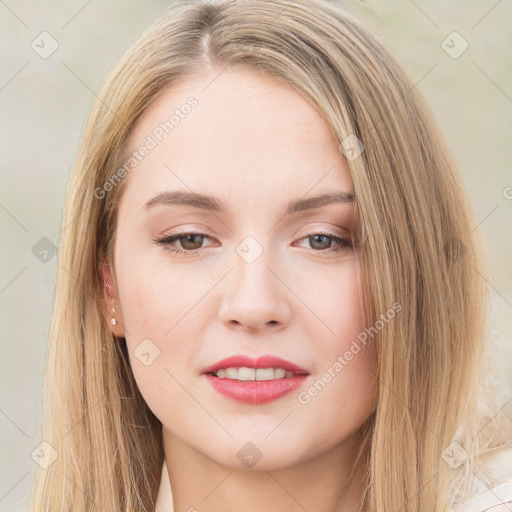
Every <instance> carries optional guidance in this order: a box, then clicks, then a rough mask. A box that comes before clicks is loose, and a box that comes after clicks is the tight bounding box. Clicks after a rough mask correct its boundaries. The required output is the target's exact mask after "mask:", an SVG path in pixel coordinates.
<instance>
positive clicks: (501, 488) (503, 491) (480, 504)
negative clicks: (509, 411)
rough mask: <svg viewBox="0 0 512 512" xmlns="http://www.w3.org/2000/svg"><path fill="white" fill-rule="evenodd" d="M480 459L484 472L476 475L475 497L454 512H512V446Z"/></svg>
mask: <svg viewBox="0 0 512 512" xmlns="http://www.w3.org/2000/svg"><path fill="white" fill-rule="evenodd" d="M480 459H481V463H482V469H483V472H482V473H481V474H478V473H477V474H475V475H474V485H473V495H472V496H471V498H470V499H469V500H467V501H465V502H463V503H462V504H461V505H459V506H458V507H457V508H455V510H454V511H453V512H512V446H504V447H501V448H498V449H494V450H490V451H489V452H487V453H485V454H483V455H482V456H481V457H480Z"/></svg>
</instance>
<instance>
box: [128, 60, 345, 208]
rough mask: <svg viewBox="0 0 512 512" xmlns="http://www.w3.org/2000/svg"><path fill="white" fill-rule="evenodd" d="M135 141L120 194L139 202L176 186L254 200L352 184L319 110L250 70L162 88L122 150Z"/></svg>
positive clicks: (280, 84)
mask: <svg viewBox="0 0 512 512" xmlns="http://www.w3.org/2000/svg"><path fill="white" fill-rule="evenodd" d="M143 146H148V147H149V146H151V149H150V150H149V151H144V153H145V156H144V157H143V158H142V159H140V160H138V161H137V162H136V165H135V166H134V167H133V170H132V171H130V173H129V174H128V176H127V177H126V178H125V179H126V180H127V183H126V185H127V187H126V190H125V195H128V196H131V197H132V199H134V200H135V201H136V202H137V203H140V204H141V206H142V205H143V204H144V203H145V202H146V201H147V200H148V199H149V198H150V195H154V193H155V192H162V191H164V190H177V189H180V190H184V189H188V190H190V191H193V192H203V193H212V194H215V195H217V196H219V197H222V198H224V199H225V200H226V201H228V202H230V203H236V202H237V199H236V198H237V197H240V201H244V202H246V201H247V199H250V198H252V199H253V200H254V201H255V203H257V202H258V200H259V201H260V206H261V200H262V199H265V200H266V201H270V200H272V199H275V200H276V201H280V199H282V197H283V196H286V197H287V198H288V196H289V197H292V196H293V197H294V198H296V197H300V196H304V195H306V194H307V193H308V191H310V190H311V192H312V194H315V193H319V192H322V191H325V190H340V191H341V190H343V191H347V192H348V191H351V190H353V187H352V180H351V178H350V173H349V171H348V166H347V164H346V160H345V157H344V156H343V155H342V154H341V153H340V151H339V150H338V145H337V141H336V139H335V137H334V136H333V134H332V133H331V130H330V128H329V125H328V124H327V123H326V121H325V120H324V119H323V118H322V117H321V115H320V114H319V113H318V112H317V111H316V110H315V109H314V108H313V106H312V105H311V104H310V102H309V101H308V100H306V99H305V98H304V97H303V96H302V95H301V94H299V93H298V92H296V91H295V90H294V89H293V88H292V87H291V86H289V85H287V84H285V83H283V82H280V81H277V80H276V79H274V78H272V77H269V76H266V75H262V74H260V73H256V72H255V71H252V70H236V71H234V70H230V71H224V72H220V74H218V73H217V74H211V75H205V76H203V77H194V78H189V79H186V80H183V81H181V82H180V83H179V84H176V85H173V86H172V87H169V88H167V89H166V90H164V91H162V93H160V95H159V97H158V98H157V99H156V100H155V101H154V102H153V103H152V104H151V105H150V106H149V107H148V108H147V110H146V111H145V112H144V113H143V114H142V116H141V117H140V118H139V120H138V121H137V124H136V126H135V128H134V130H133V132H132V134H131V136H130V138H129V140H128V151H127V157H129V156H130V155H131V154H133V152H140V149H141V148H142V147H143ZM248 193H250V197H249V196H248ZM137 198H138V199H137ZM280 202H281V201H280Z"/></svg>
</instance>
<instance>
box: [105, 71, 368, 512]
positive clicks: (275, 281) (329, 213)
mask: <svg viewBox="0 0 512 512" xmlns="http://www.w3.org/2000/svg"><path fill="white" fill-rule="evenodd" d="M217 74H218V72H214V71H213V70H212V71H211V73H209V74H206V72H205V76H203V77H194V78H190V79H188V80H186V81H184V82H182V83H180V85H179V86H174V87H172V88H170V89H167V90H166V91H164V92H163V94H162V95H161V96H160V97H159V98H158V99H157V100H156V101H155V102H154V103H152V104H151V105H150V107H149V108H148V109H147V110H146V111H145V112H144V113H143V115H142V116H141V117H140V118H139V120H138V121H137V124H136V126H135V129H134V131H133V132H132V134H131V136H130V139H129V148H130V151H134V150H136V149H137V148H139V147H140V146H141V145H142V144H143V143H144V141H145V140H146V137H147V136H148V134H150V133H151V132H152V130H153V129H154V128H155V127H156V126H158V125H159V123H161V122H162V121H164V120H166V119H168V118H169V115H170V113H171V112H172V111H173V110H174V109H175V108H177V107H179V106H180V105H182V104H184V103H185V102H186V100H187V98H189V97H190V96H191V95H193V96H195V97H196V98H197V100H198V106H197V107H196V108H195V109H194V110H192V112H191V113H190V114H189V115H188V116H186V117H185V118H184V119H182V120H181V121H180V123H179V125H177V126H176V127H175V128H174V130H173V131H172V132H171V133H170V134H169V135H167V136H166V137H165V138H164V139H163V140H162V142H160V143H159V144H158V146H157V147H156V148H155V149H153V150H152V151H151V152H150V153H149V154H148V155H147V156H146V157H145V158H144V159H143V160H142V161H141V162H140V163H138V164H137V166H136V167H135V168H134V169H133V171H131V172H130V173H129V174H128V175H127V177H126V178H124V179H125V180H127V182H126V183H125V185H126V189H125V191H124V193H123V196H122V199H121V203H120V209H119V218H118V226H117V229H118V231H117V237H116V240H115V249H114V267H113V268H109V267H108V266H103V267H102V269H103V271H104V277H105V279H106V282H107V291H108V293H109V295H110V297H111V303H109V304H108V310H107V311H106V316H107V318H108V319H109V320H110V318H111V316H112V315H111V310H110V308H111V307H114V308H115V317H116V319H117V322H118V323H117V325H116V326H112V325H111V324H110V322H109V325H110V328H111V330H112V332H114V333H115V334H116V335H117V336H122V337H125V338H126V343H127V346H128V349H129V353H130V363H131V366H132V369H133V373H134V376H135V379H136V381H137V383H138V386H139V388H140V391H141V393H142V395H143V397H144V399H145V400H146V402H147V404H148V406H149V407H150V409H151V410H152V411H153V412H154V414H155V415H156V416H157V417H158V418H159V419H160V420H161V422H162V425H163V434H164V451H165V460H166V463H167V468H168V471H169V477H170V483H171V486H172V492H173V500H174V506H175V510H179V511H182V510H183V511H185V510H189V509H190V510H193V509H191V507H195V508H197V509H198V510H201V511H212V512H213V511H220V510H222V511H223V512H229V511H235V510H236V511H239V510H245V511H247V512H251V511H261V510H266V511H268V512H272V511H274V510H276V511H277V510H279V511H281V512H282V511H290V512H291V511H296V510H303V509H306V510H315V511H319V512H334V511H338V510H339V511H341V510H344V511H347V510H349V511H352V510H356V509H357V504H358V499H359V498H360V495H361V491H362V487H361V486H362V474H363V473H362V471H363V468H362V467H361V466H358V467H356V468H355V472H354V476H353V478H352V479H351V480H350V479H349V477H350V475H351V471H352V469H353V461H354V459H355V456H356V453H357V450H358V448H359V446H360V444H361V425H362V424H363V423H364V421H365V420H366V419H367V418H368V417H369V415H370V414H371V412H372V411H373V409H374V407H375V400H376V388H377V383H376V377H375V373H376V356H375V349H374V347H373V345H372V344H371V342H370V343H369V344H368V345H367V346H366V347H364V349H363V350H362V351H361V352H359V353H358V354H357V355H355V356H354V358H353V359H352V361H350V362H349V364H347V365H346V366H345V367H344V368H343V370H342V371H341V372H339V373H337V374H336V376H335V378H333V379H332V380H331V381H330V382H329V383H328V384H327V385H326V386H325V387H324V388H323V389H322V391H321V392H319V393H318V394H317V396H315V397H313V398H311V401H310V402H309V403H308V404H305V405H304V404H301V403H300V402H299V401H298V399H297V395H298V393H299V392H301V391H304V390H307V389H308V388H309V387H310V386H311V385H312V384H313V383H314V382H316V381H317V380H318V379H319V378H320V377H321V375H322V374H323V373H324V372H325V371H326V370H327V369H328V368H329V367H332V365H333V364H334V362H335V361H336V359H337V357H338V356H339V355H342V354H344V353H345V352H346V350H348V348H349V347H350V345H351V343H352V341H353V340H354V339H355V338H356V337H357V335H358V334H359V333H360V332H361V331H362V330H364V325H363V320H362V312H361V306H360V304H361V298H362V296H361V291H362V290H361V285H360V282H361V275H360V269H359V264H358V249H357V247H356V248H352V247H348V248H344V249H343V250H341V251H339V252H334V250H335V249H336V248H338V247H339V245H337V242H336V238H329V237H327V238H326V239H322V238H321V237H320V239H318V238H312V236H313V235H314V234H315V233H318V232H320V233H321V232H325V231H327V232H328V233H330V234H331V235H332V236H333V237H340V238H343V239H347V240H349V241H350V235H351V233H353V231H354V226H355V205H354V204H353V203H339V204H330V205H325V206H322V207H321V208H318V209H315V210H310V211H304V212H300V213H295V214H291V215H288V216H283V214H284V210H285V208H286V206H287V204H288V202H289V201H291V200H294V199H298V198H306V197H311V196H313V195H317V194H320V193H325V192H333V191H344V192H353V183H352V180H351V177H350V173H349V169H348V165H347V161H346V159H345V157H344V156H343V154H342V153H341V152H340V151H339V150H338V144H337V142H336V140H335V138H334V137H333V135H332V134H331V132H330V129H329V126H328V125H327V123H326V122H325V121H324V120H323V119H322V117H321V116H320V115H319V114H318V113H317V112H316V111H315V110H314V108H313V107H312V106H311V104H310V103H309V102H308V101H306V100H305V99H304V98H303V97H302V96H301V95H299V94H298V93H297V92H295V90H294V89H292V88H291V87H290V86H288V85H285V84H283V83H281V82H277V81H275V80H274V79H273V78H270V77H268V76H264V75H261V74H258V73H256V72H255V71H253V70H246V69H241V68H238V69H236V70H227V71H224V72H222V73H221V74H220V75H219V76H218V77H217V78H216V79H215V80H214V81H213V82H211V81H212V79H213V78H214V77H215V76H217ZM208 84H210V85H209V86H208V87H207V88H206V89H205V87H206V86H207V85H208ZM164 190H169V191H173V190H187V191H190V190H191V191H194V192H202V193H208V194H212V195H215V196H217V197H218V198H220V199H222V200H224V201H226V202H227V203H228V204H229V206H230V210H229V211H226V212H212V211H206V210H201V209H198V208H194V207H191V206H184V205H163V204H157V205H153V206H152V207H151V208H147V209H145V208H144V205H145V203H146V202H147V201H149V200H150V199H151V198H153V197H154V196H155V195H156V194H157V193H159V192H162V191H164ZM180 228H181V229H182V230H183V231H184V232H197V233H204V234H206V235H207V237H204V238H203V239H202V240H201V239H200V238H199V239H197V238H196V239H195V240H194V239H193V240H192V241H190V240H187V238H186V237H182V238H181V239H178V240H177V241H175V242H174V243H173V244H172V246H173V247H179V248H181V249H184V248H185V249H189V250H190V251H191V253H193V254H192V256H183V255H179V254H175V253H173V252H170V251H169V250H166V249H165V247H164V246H162V245H159V244H157V243H154V242H153V239H154V238H157V237H158V238H161V237H164V236H166V235H172V234H176V232H177V230H178V229H180ZM248 236H252V237H253V238H254V239H255V240H256V241H257V244H259V246H260V247H261V249H262V250H263V252H262V253H261V254H260V255H259V257H257V258H256V260H255V261H253V262H251V263H248V262H247V261H245V260H244V259H243V258H241V257H240V256H239V254H238V253H237V251H236V249H237V246H238V245H239V244H241V243H242V242H243V241H244V239H245V238H246V237H248ZM194 251H195V252H194ZM329 251H330V252H329ZM145 339H150V340H151V343H152V344H154V345H149V346H150V347H154V346H156V347H158V349H159V350H160V353H159V356H158V357H157V358H156V359H155V360H154V361H153V362H152V363H151V364H150V365H149V366H146V365H145V364H143V363H142V362H141V361H140V360H139V359H138V358H137V357H136V356H135V354H134V350H136V348H137V346H138V345H139V344H140V343H141V341H142V340H145ZM151 350H152V351H154V349H153V348H152V349H151ZM236 354H245V355H248V356H250V357H258V356H260V355H264V354H273V355H276V356H278V357H282V358H284V359H287V360H289V361H292V362H293V363H295V364H297V365H299V366H300V367H302V368H305V369H307V370H308V371H309V372H310V375H309V376H308V378H307V380H306V382H305V383H304V385H303V386H302V387H301V388H300V389H299V390H298V391H294V392H291V393H288V394H287V395H285V396H283V397H281V398H279V399H277V400H274V401H272V402H269V403H266V404H258V405H251V404H244V403H240V402H237V401H235V400H233V399H230V398H227V397H225V396H223V395H221V394H219V393H218V392H217V391H215V390H214V389H213V388H212V387H211V385H210V384H209V383H208V382H207V381H206V379H205V377H204V376H202V375H201V372H202V370H203V368H205V367H206V366H208V365H210V364H212V363H215V362H217V361H219V360H221V359H224V358H226V357H229V356H232V355H236ZM248 442H250V443H252V444H253V445H255V446H256V447H257V449H258V451H259V452H260V453H261V459H260V460H259V461H258V462H257V463H256V464H255V465H254V466H253V467H250V468H249V467H246V466H244V464H242V463H241V461H240V460H239V458H238V457H237V453H238V452H239V450H240V449H241V448H242V447H244V446H245V445H246V443H248Z"/></svg>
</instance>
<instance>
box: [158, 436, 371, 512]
mask: <svg viewBox="0 0 512 512" xmlns="http://www.w3.org/2000/svg"><path fill="white" fill-rule="evenodd" d="M163 433H164V452H165V459H166V464H167V471H168V473H169V480H170V484H171V489H172V495H173V502H174V509H175V510H176V511H195V510H201V511H202V512H221V511H222V512H234V511H237V512H238V511H240V510H244V511H246V512H257V511H261V510H265V511H266V512H274V511H276V512H277V511H279V512H296V511H300V510H315V512H356V511H357V512H360V511H363V510H364V507H363V506H362V505H361V498H362V495H363V489H364V474H365V467H364V461H363V460H362V458H361V460H360V461H359V463H358V464H355V463H354V461H355V460H356V459H357V454H358V452H359V449H360V446H361V442H362V438H361V434H360V432H359V433H356V434H353V435H352V436H351V437H350V438H349V439H346V440H344V441H343V442H342V443H340V444H338V445H336V446H334V447H332V448H329V449H326V450H325V451H324V452H323V453H322V454H320V455H318V456H316V457H314V458H311V459H308V460H302V461H299V462H297V463H295V464H294V465H293V466H288V467H285V468H282V467H276V468H275V469H271V470H258V469H256V466H254V468H252V469H240V468H239V467H227V466H225V465H221V464H218V463H217V462H215V461H214V460H212V459H211V458H208V457H207V456H205V455H203V454H201V453H199V452H198V451H196V450H194V449H193V448H192V447H190V446H188V445H186V444H185V443H183V442H182V441H181V440H180V439H178V438H177V437H176V436H174V435H173V434H172V433H171V432H169V431H168V430H167V429H165V428H164V429H163ZM234 465H235V463H234Z"/></svg>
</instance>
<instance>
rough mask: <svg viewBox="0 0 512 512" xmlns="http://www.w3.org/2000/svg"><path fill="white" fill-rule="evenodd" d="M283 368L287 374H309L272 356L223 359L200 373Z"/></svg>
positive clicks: (284, 360)
mask: <svg viewBox="0 0 512 512" xmlns="http://www.w3.org/2000/svg"><path fill="white" fill-rule="evenodd" d="M241 367H244V368H283V370H287V371H289V372H293V373H296V374H304V375H305V374H309V372H308V371H307V370H305V369H304V368H301V367H299V366H297V365H296V364H294V363H292V362H290V361H287V360H286V359H282V358H280V357H276V356H272V355H264V356H261V357H258V358H257V359H252V358H251V357H248V356H243V355H237V356H232V357H228V358H226V359H223V360H222V361H218V362H217V363H214V364H212V365H210V366H207V367H206V368H204V369H203V371H202V373H203V374H204V373H212V372H217V371H218V370H223V369H226V368H241Z"/></svg>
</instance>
